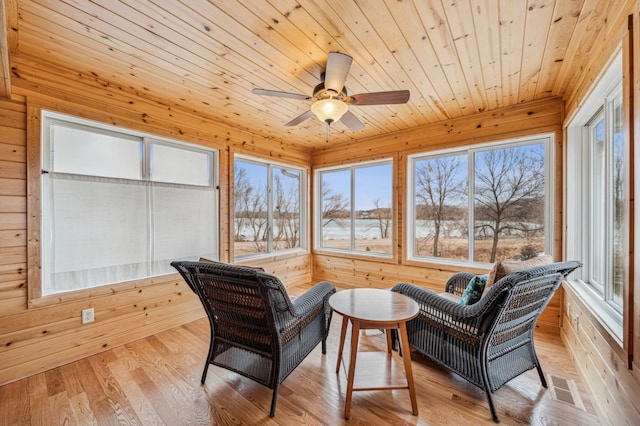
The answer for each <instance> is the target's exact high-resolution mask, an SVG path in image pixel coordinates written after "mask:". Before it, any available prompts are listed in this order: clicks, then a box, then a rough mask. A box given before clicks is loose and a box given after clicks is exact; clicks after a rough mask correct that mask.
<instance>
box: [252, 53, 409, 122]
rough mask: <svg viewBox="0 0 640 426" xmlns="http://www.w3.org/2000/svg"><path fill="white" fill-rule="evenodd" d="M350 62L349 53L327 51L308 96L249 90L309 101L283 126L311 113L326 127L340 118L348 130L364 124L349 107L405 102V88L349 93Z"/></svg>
mask: <svg viewBox="0 0 640 426" xmlns="http://www.w3.org/2000/svg"><path fill="white" fill-rule="evenodd" d="M351 62H353V58H352V57H351V56H349V55H346V54H344V53H339V52H329V57H328V59H327V69H326V70H325V72H323V73H322V75H321V77H320V79H321V83H320V84H318V85H317V86H316V87H315V88H314V89H313V95H312V96H306V95H301V94H298V93H289V92H279V91H276V90H265V89H253V93H254V94H256V95H265V96H277V97H281V98H290V99H300V100H305V101H313V103H312V104H311V108H310V109H309V111H306V112H304V113H302V114H300V115H299V116H297V117H296V118H294V119H293V120H291V121H289V122H288V123H286V124H285V126H295V125H298V124H300V123H302V122H303V121H304V120H306V119H307V118H309V117H311V116H312V115H315V116H316V117H318V119H319V120H320V121H322V122H324V123H327V125H328V126H331V124H333V123H334V122H336V121H338V120H340V121H342V123H343V124H344V125H345V126H347V127H348V128H349V129H350V130H352V131H356V130H360V129H362V128H363V127H364V124H363V123H362V122H361V121H360V120H359V119H358V117H356V116H355V115H354V114H353V113H352V112H351V111H349V107H350V106H363V105H387V104H404V103H406V102H407V101H409V91H408V90H395V91H388V92H370V93H360V94H357V95H351V96H349V95H348V94H347V88H346V87H345V85H344V83H345V81H346V79H347V75H348V74H349V69H350V68H351Z"/></svg>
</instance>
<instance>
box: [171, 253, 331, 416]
mask: <svg viewBox="0 0 640 426" xmlns="http://www.w3.org/2000/svg"><path fill="white" fill-rule="evenodd" d="M171 265H172V266H173V267H174V268H176V269H177V270H178V271H179V272H180V274H181V275H182V276H183V277H184V279H185V281H186V282H187V284H188V285H189V287H191V290H193V291H194V292H195V293H196V294H197V295H198V297H199V298H200V301H201V302H202V305H203V306H204V310H205V311H206V313H207V316H208V317H209V324H210V326H211V342H210V345H209V354H208V356H207V360H206V363H205V366H204V372H203V373H202V380H201V383H204V382H205V379H206V377H207V370H208V368H209V364H214V365H217V366H219V367H222V368H226V369H228V370H231V371H234V372H236V373H238V374H241V375H243V376H245V377H248V378H250V379H252V380H255V381H256V382H258V383H261V384H263V385H265V386H267V387H269V388H270V389H273V397H272V400H271V411H270V413H269V415H270V416H271V417H273V416H274V415H275V413H276V401H277V397H278V387H279V386H280V383H282V382H283V381H284V379H285V378H286V377H287V376H288V375H289V374H290V373H291V372H292V371H293V370H294V369H295V368H296V367H297V366H298V365H299V364H300V363H301V362H302V361H303V360H304V359H305V358H306V356H307V355H308V354H309V353H310V352H311V351H312V350H313V349H314V348H315V347H316V346H317V345H318V343H320V342H322V353H323V354H325V353H326V350H327V346H326V339H327V335H328V332H329V324H330V322H331V308H330V307H329V304H328V299H329V296H330V295H331V294H333V293H335V291H336V290H335V288H334V287H333V285H331V284H330V283H328V282H321V283H318V284H316V285H315V286H313V287H312V288H311V289H309V290H308V291H307V292H306V293H305V294H303V295H302V296H300V297H298V298H296V299H295V300H293V301H291V300H290V299H289V296H288V295H287V292H286V290H285V288H284V286H283V285H282V283H281V282H280V280H279V279H278V278H277V277H275V276H274V275H271V274H268V273H266V272H264V271H262V270H260V269H256V268H251V267H245V266H236V265H229V264H225V263H218V262H183V261H180V262H172V263H171Z"/></svg>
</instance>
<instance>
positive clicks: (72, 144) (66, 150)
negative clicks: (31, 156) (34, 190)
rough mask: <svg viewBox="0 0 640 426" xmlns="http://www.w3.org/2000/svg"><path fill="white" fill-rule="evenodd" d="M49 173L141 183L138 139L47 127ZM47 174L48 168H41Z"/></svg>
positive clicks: (58, 125)
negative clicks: (49, 138)
mask: <svg viewBox="0 0 640 426" xmlns="http://www.w3.org/2000/svg"><path fill="white" fill-rule="evenodd" d="M51 131H52V135H51V137H52V143H51V146H50V149H51V159H52V161H51V170H54V171H56V172H61V173H73V174H81V175H91V176H107V177H114V178H124V179H141V178H142V166H141V156H142V152H141V147H142V141H141V140H140V138H134V139H130V138H127V137H125V136H120V135H116V134H107V133H98V132H90V131H86V130H82V129H78V128H75V127H68V126H65V125H61V124H54V125H52V126H51ZM44 168H45V170H49V165H46V164H45V166H44Z"/></svg>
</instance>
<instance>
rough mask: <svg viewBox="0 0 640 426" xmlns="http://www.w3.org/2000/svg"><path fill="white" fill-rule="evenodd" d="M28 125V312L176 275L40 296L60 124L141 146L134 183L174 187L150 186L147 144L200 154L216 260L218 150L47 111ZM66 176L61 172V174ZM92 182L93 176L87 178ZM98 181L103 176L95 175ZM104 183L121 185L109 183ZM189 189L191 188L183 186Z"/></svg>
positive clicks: (32, 113) (33, 110)
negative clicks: (47, 186)
mask: <svg viewBox="0 0 640 426" xmlns="http://www.w3.org/2000/svg"><path fill="white" fill-rule="evenodd" d="M27 108H28V111H29V117H31V118H30V123H29V125H28V126H27V144H28V147H29V149H30V152H31V153H32V155H31V156H29V158H28V161H27V163H28V169H27V175H28V176H27V186H28V189H27V190H28V192H29V194H31V195H32V196H31V197H29V200H28V205H27V211H28V220H27V230H28V234H29V235H30V236H31V238H29V240H28V243H27V251H28V259H27V260H28V271H27V294H28V297H27V306H28V307H29V308H31V307H39V306H48V305H51V304H56V303H62V302H65V301H69V300H80V299H84V298H86V297H89V296H96V295H104V294H112V293H114V292H117V291H121V290H125V289H130V288H138V287H144V286H148V285H153V284H155V283H157V282H158V277H164V276H166V277H170V276H172V275H175V274H177V272H170V273H160V274H155V275H150V276H145V277H139V278H132V279H129V280H125V281H118V282H113V283H105V284H99V285H96V286H92V287H84V288H79V289H75V290H69V291H64V292H61V293H52V294H46V295H44V294H43V287H42V285H43V281H42V280H43V252H44V251H45V250H46V248H45V247H44V244H45V243H46V242H45V241H44V238H42V232H44V229H43V220H45V218H44V216H43V214H44V209H43V203H44V202H45V201H44V199H43V196H44V190H43V176H44V175H45V174H49V173H55V171H53V172H52V171H51V170H52V165H53V163H52V159H51V157H50V152H49V151H50V150H49V149H47V148H48V147H49V146H50V143H51V137H52V132H53V130H52V129H53V127H52V126H53V125H54V124H56V123H62V124H63V125H64V126H65V127H70V128H76V129H80V130H83V131H89V132H93V133H98V134H103V135H108V136H117V137H120V138H124V139H127V140H135V141H139V142H140V144H141V150H142V151H144V154H143V155H142V161H141V164H140V167H141V179H139V180H138V179H136V181H139V182H146V181H148V182H150V183H156V184H174V183H172V182H165V181H162V180H155V181H154V180H153V179H152V177H151V176H150V169H149V167H150V162H149V155H148V154H149V149H150V146H151V144H156V145H162V146H169V147H172V148H179V149H182V150H188V151H194V152H198V153H206V154H207V155H209V156H210V158H209V164H208V168H209V182H208V184H207V185H206V186H203V185H195V186H198V187H202V188H210V189H211V190H212V192H213V203H214V205H213V211H214V213H215V217H214V218H212V220H214V221H215V223H214V225H213V228H214V230H216V229H217V230H218V232H214V235H212V238H213V244H212V247H214V249H215V251H216V252H217V253H218V257H219V254H220V240H219V237H218V235H219V229H220V200H219V173H220V153H219V150H217V149H214V148H209V147H200V146H198V145H195V144H192V143H188V142H184V141H178V140H175V139H170V138H165V137H161V136H157V135H152V134H150V133H147V132H143V131H138V130H133V129H129V128H125V127H121V126H118V125H111V124H106V123H103V122H99V121H95V120H91V119H86V118H81V117H78V116H74V115H70V114H65V113H59V112H55V111H52V110H46V109H43V108H39V107H33V106H28V107H27ZM62 173H65V172H62ZM89 176H92V175H89ZM95 176H96V177H97V178H102V176H99V175H95ZM107 179H121V178H110V177H107ZM186 185H189V184H186Z"/></svg>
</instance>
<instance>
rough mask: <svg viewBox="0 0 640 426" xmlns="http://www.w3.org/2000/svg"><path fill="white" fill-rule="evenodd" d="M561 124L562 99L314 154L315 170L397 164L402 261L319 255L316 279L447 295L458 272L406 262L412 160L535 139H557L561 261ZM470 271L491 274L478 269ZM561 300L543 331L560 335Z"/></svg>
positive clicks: (557, 242) (557, 298)
mask: <svg viewBox="0 0 640 426" xmlns="http://www.w3.org/2000/svg"><path fill="white" fill-rule="evenodd" d="M562 121H563V108H562V101H561V99H559V98H551V99H546V100H540V101H535V102H529V103H526V104H521V105H517V106H513V107H509V108H504V109H500V110H497V111H492V112H484V113H479V114H474V115H473V116H470V117H464V118H459V119H453V120H448V121H444V122H442V123H437V124H432V125H428V126H424V127H421V128H417V129H413V130H409V131H403V132H395V133H393V134H391V135H386V136H381V137H378V138H371V139H367V140H362V141H359V142H358V143H352V144H349V145H348V146H337V147H331V146H328V147H327V148H324V149H322V150H317V151H314V153H313V157H312V166H313V168H314V169H315V168H320V167H329V166H335V165H340V164H350V163H357V162H361V161H367V160H375V159H382V158H394V159H396V164H395V172H396V182H397V186H396V188H394V189H395V191H396V193H397V200H396V205H395V209H396V211H397V213H398V223H397V227H396V228H395V230H394V232H396V233H397V247H396V251H397V256H396V259H397V260H393V261H380V259H379V258H374V257H366V256H341V255H336V254H335V253H329V252H323V251H320V250H316V251H314V254H313V278H314V280H328V281H332V282H336V283H339V284H340V285H343V286H356V287H376V288H389V287H391V286H393V285H394V284H396V283H398V282H409V283H412V284H416V285H420V286H424V287H427V288H430V289H432V290H435V291H444V285H445V282H446V280H447V279H448V278H449V277H450V276H451V275H452V274H453V273H454V272H457V271H458V270H459V269H458V268H456V267H452V266H447V265H441V264H435V263H432V264H422V263H418V262H415V261H414V262H412V261H407V260H406V254H405V250H404V246H405V243H406V242H405V236H404V229H405V228H406V223H405V217H406V214H405V212H406V197H405V194H406V180H405V175H406V169H407V156H408V155H411V154H415V153H419V152H428V151H434V150H440V149H446V148H455V147H459V146H466V145H474V144H479V143H486V142H492V141H501V140H507V139H512V138H519V137H523V136H531V135H536V134H553V135H554V137H555V155H556V162H555V171H554V173H555V182H554V184H555V187H554V190H555V194H556V197H555V198H556V202H555V205H556V208H555V217H554V253H556V257H557V258H558V259H559V258H560V253H562V244H561V243H562V239H561V236H562V228H561V223H562V219H561V218H562V202H561V201H562V182H563V179H562V164H563V151H562V146H563V142H562V141H563V136H562ZM327 265H330V268H327ZM467 270H469V271H470V272H487V271H485V270H479V269H467ZM561 298H562V292H559V293H558V294H556V296H554V298H553V300H552V301H551V303H550V304H549V306H548V307H547V309H546V310H545V312H544V313H543V314H542V316H541V318H540V320H539V321H538V327H539V328H544V329H545V330H546V331H550V332H554V333H559V327H560V309H561Z"/></svg>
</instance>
